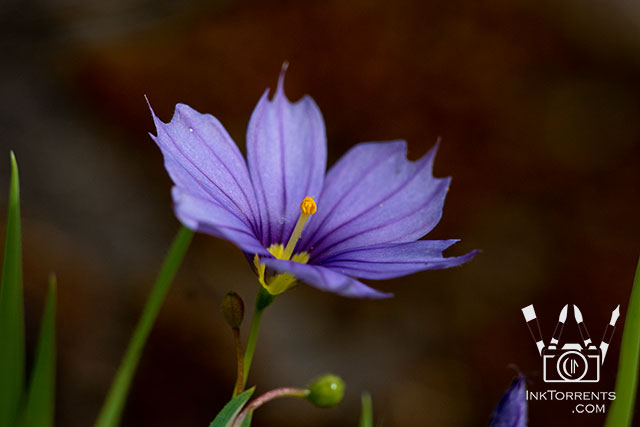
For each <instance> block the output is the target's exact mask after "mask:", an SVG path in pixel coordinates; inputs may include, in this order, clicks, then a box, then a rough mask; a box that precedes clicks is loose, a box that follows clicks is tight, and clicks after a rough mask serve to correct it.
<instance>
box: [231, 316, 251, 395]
mask: <svg viewBox="0 0 640 427" xmlns="http://www.w3.org/2000/svg"><path fill="white" fill-rule="evenodd" d="M233 343H234V345H235V347H236V360H237V364H238V368H237V369H238V370H237V378H236V385H235V387H234V388H233V397H236V396H237V395H239V394H240V392H241V391H242V389H243V388H244V381H243V378H244V354H243V353H244V351H243V349H242V340H241V339H240V328H233ZM254 346H255V345H254Z"/></svg>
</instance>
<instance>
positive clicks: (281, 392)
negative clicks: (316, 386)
mask: <svg viewBox="0 0 640 427" xmlns="http://www.w3.org/2000/svg"><path fill="white" fill-rule="evenodd" d="M308 395H309V390H307V389H304V388H297V387H280V388H276V389H274V390H271V391H268V392H266V393H265V394H263V395H262V396H260V397H258V398H256V399H254V400H253V401H252V402H251V403H249V404H248V405H247V406H245V408H244V409H243V410H242V412H240V414H239V415H238V416H237V417H236V419H235V421H234V422H233V426H234V427H236V426H240V425H242V422H243V421H244V419H245V418H246V417H247V415H249V413H250V412H253V411H255V410H256V409H258V408H259V407H260V406H262V405H264V404H265V403H267V402H269V401H271V400H274V399H279V398H281V397H300V398H303V399H304V398H305V397H307V396H308Z"/></svg>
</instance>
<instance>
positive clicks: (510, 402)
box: [489, 374, 527, 427]
mask: <svg viewBox="0 0 640 427" xmlns="http://www.w3.org/2000/svg"><path fill="white" fill-rule="evenodd" d="M525 386H526V379H525V377H524V375H522V374H518V377H517V378H516V379H515V380H513V383H511V387H509V390H507V391H506V392H505V393H504V394H503V395H502V397H501V398H500V400H499V401H498V404H497V405H496V409H495V410H494V411H493V416H492V417H491V423H490V424H489V427H526V425H527V400H526V396H525V390H526V388H525Z"/></svg>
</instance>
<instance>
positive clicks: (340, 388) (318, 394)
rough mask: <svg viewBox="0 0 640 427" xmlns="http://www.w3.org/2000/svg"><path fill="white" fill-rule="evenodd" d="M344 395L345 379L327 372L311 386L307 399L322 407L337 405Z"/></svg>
mask: <svg viewBox="0 0 640 427" xmlns="http://www.w3.org/2000/svg"><path fill="white" fill-rule="evenodd" d="M343 396H344V381H342V378H340V377H339V376H337V375H332V374H327V375H323V376H321V377H320V378H318V379H317V380H315V381H314V382H313V383H312V384H311V385H310V386H309V395H308V396H307V400H309V402H311V403H313V404H314V405H315V406H318V407H320V408H329V407H331V406H335V405H337V404H338V403H340V401H341V400H342V397H343Z"/></svg>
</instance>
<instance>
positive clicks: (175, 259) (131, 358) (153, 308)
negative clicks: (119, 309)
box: [95, 227, 193, 427]
mask: <svg viewBox="0 0 640 427" xmlns="http://www.w3.org/2000/svg"><path fill="white" fill-rule="evenodd" d="M192 237H193V231H191V230H189V229H188V228H186V227H181V228H180V230H179V231H178V235H177V236H176V237H175V239H174V241H173V244H172V245H171V249H170V250H169V253H168V254H167V257H166V258H165V260H164V264H163V265H162V268H161V269H160V273H159V274H158V278H157V279H156V282H155V284H154V285H153V289H152V290H151V294H150V295H149V298H148V299H147V302H146V303H145V306H144V309H143V311H142V316H140V320H139V321H138V324H137V325H136V329H135V331H134V332H133V336H132V337H131V340H130V341H129V346H128V347H127V351H126V352H125V355H124V357H123V358H122V362H121V363H120V367H119V368H118V372H117V373H116V377H115V378H114V380H113V383H112V384H111V388H110V389H109V393H108V394H107V398H106V400H105V402H104V404H103V406H102V410H101V411H100V415H98V420H97V421H96V424H95V425H96V427H115V426H117V425H118V424H119V422H120V415H121V414H122V410H123V409H124V405H125V401H126V398H127V394H128V392H129V387H130V386H131V381H132V379H133V375H134V373H135V371H136V368H137V366H138V362H139V361H140V356H141V355H142V349H143V348H144V344H145V342H146V341H147V337H148V336H149V333H150V332H151V328H152V327H153V324H154V322H155V320H156V318H157V317H158V312H159V311H160V307H161V306H162V303H163V301H164V298H165V296H166V294H167V291H168V290H169V285H170V284H171V282H172V281H173V278H174V277H175V275H176V272H177V271H178V268H179V267H180V264H181V263H182V259H183V257H184V254H185V253H186V252H187V249H188V248H189V244H190V243H191V238H192Z"/></svg>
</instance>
